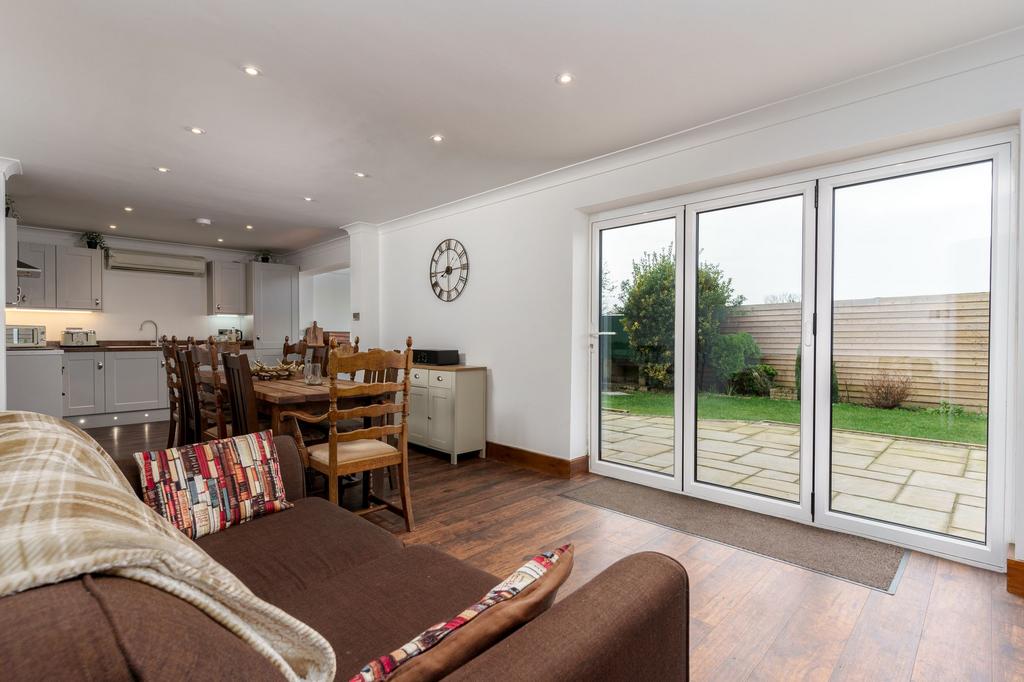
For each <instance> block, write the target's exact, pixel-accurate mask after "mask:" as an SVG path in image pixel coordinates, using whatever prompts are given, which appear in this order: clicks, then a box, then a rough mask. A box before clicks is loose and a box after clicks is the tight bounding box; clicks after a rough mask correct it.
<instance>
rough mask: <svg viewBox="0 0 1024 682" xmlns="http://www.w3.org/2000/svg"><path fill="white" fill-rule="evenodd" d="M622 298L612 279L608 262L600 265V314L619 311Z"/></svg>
mask: <svg viewBox="0 0 1024 682" xmlns="http://www.w3.org/2000/svg"><path fill="white" fill-rule="evenodd" d="M621 307H622V299H621V297H620V296H619V287H618V286H616V284H615V282H613V281H612V272H611V269H609V267H608V263H604V264H602V265H601V314H602V315H612V314H615V313H618V312H621V310H620V308H621Z"/></svg>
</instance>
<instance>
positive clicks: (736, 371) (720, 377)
mask: <svg viewBox="0 0 1024 682" xmlns="http://www.w3.org/2000/svg"><path fill="white" fill-rule="evenodd" d="M697 246H698V249H699V257H698V259H699V267H698V271H697V312H696V315H697V325H696V329H697V346H696V353H697V364H696V371H695V376H694V381H696V384H697V429H696V430H697V435H696V437H697V449H696V453H697V462H696V464H697V467H696V478H697V480H698V481H701V482H702V483H711V484H715V485H720V486H724V487H727V488H733V489H736V490H744V491H746V492H751V493H757V494H760V495H766V496H769V497H774V498H778V499H782V500H787V501H791V502H799V500H800V400H799V398H800V396H799V392H798V388H797V377H798V376H799V371H800V356H799V353H800V320H801V306H800V300H801V287H802V284H801V273H802V269H803V196H802V195H800V196H794V197H786V198H783V199H773V200H771V201H764V202H760V203H756V204H747V205H743V206H734V207H730V208H724V209H718V210H714V211H707V212H703V213H699V214H698V216H697Z"/></svg>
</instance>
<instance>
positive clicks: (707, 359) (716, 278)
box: [622, 247, 761, 389]
mask: <svg viewBox="0 0 1024 682" xmlns="http://www.w3.org/2000/svg"><path fill="white" fill-rule="evenodd" d="M675 282H676V265H675V257H674V254H673V250H672V247H668V248H666V249H664V250H662V251H656V252H653V253H644V255H643V257H642V258H640V259H639V260H638V261H634V262H633V278H632V279H631V280H627V281H625V282H623V283H622V316H623V317H622V326H623V328H624V329H625V330H626V334H627V335H628V337H629V346H630V348H631V349H632V351H633V354H634V357H635V359H636V363H637V365H638V366H639V368H640V374H641V376H642V377H643V379H644V380H645V382H646V383H647V385H649V386H651V387H655V388H663V387H668V386H671V369H672V365H673V356H674V353H673V339H674V338H675ZM697 290H698V296H697V375H698V376H701V377H706V378H707V379H708V381H709V383H710V384H711V386H709V387H714V388H717V389H721V388H724V386H725V384H726V382H727V381H728V379H729V378H730V377H731V376H732V375H733V374H735V373H736V372H738V371H740V370H742V369H744V368H745V367H748V366H750V365H753V364H756V363H757V362H758V361H759V360H760V356H761V351H760V349H759V348H758V346H757V343H756V342H755V341H754V339H753V337H751V336H750V335H749V334H746V333H741V334H721V333H720V331H719V329H720V328H721V324H722V321H723V320H724V319H725V318H726V317H727V316H728V315H729V311H730V309H731V308H733V307H735V306H738V305H740V304H742V303H743V297H742V296H739V295H737V294H735V293H734V292H733V286H732V279H731V278H728V277H726V276H725V274H724V273H723V272H722V269H721V268H720V267H719V266H718V265H715V264H713V263H702V264H701V265H700V267H699V268H698V269H697Z"/></svg>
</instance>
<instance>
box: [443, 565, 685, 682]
mask: <svg viewBox="0 0 1024 682" xmlns="http://www.w3.org/2000/svg"><path fill="white" fill-rule="evenodd" d="M689 610H690V609H689V583H688V580H687V576H686V570H685V569H684V568H683V567H682V566H681V565H679V563H678V562H677V561H675V560H674V559H672V558H670V557H667V556H665V555H664V554H657V553H655V552H642V553H640V554H633V555H631V556H628V557H626V558H625V559H622V560H620V561H618V562H616V563H615V564H613V565H611V566H609V567H608V568H607V569H605V571H604V572H602V573H601V574H600V575H598V576H597V577H596V578H594V579H593V580H591V581H590V582H589V583H587V584H586V585H583V586H582V587H580V588H579V589H578V590H576V591H575V592H573V593H572V594H570V595H569V596H568V597H566V598H565V599H563V600H562V601H560V602H558V603H557V604H555V605H554V606H552V607H551V609H550V610H548V611H546V612H545V613H543V614H541V615H540V616H538V617H537V618H535V619H534V620H533V621H531V622H529V623H527V624H526V625H524V626H523V627H522V628H520V629H519V630H517V631H516V632H515V633H513V634H511V635H509V636H508V637H506V638H505V639H503V640H502V641H501V642H498V643H497V644H496V645H494V646H493V647H491V648H490V649H488V650H487V651H485V652H484V653H482V654H480V655H479V656H477V657H476V658H474V659H473V660H472V661H470V662H469V663H467V664H466V665H464V666H463V667H461V668H459V669H458V670H456V671H455V672H454V673H452V674H451V675H449V676H448V677H446V678H445V679H446V680H453V681H454V680H483V679H486V680H489V681H490V682H512V681H514V680H522V681H524V682H526V681H530V682H532V681H534V680H580V681H581V682H582V681H583V680H685V679H688V678H689Z"/></svg>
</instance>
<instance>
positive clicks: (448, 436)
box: [409, 365, 487, 464]
mask: <svg viewBox="0 0 1024 682" xmlns="http://www.w3.org/2000/svg"><path fill="white" fill-rule="evenodd" d="M409 384H410V386H409V442H411V443H415V444H417V445H422V446H424V447H428V448H431V449H434V450H440V451H441V452H445V453H447V454H448V455H449V457H450V458H451V463H452V464H457V463H458V456H459V455H460V454H463V453H466V452H480V453H481V456H483V451H484V447H485V446H486V440H487V438H486V419H487V417H486V414H487V411H486V405H487V402H486V401H487V370H486V368H484V367H469V366H466V365H457V366H453V367H450V368H445V367H444V366H441V365H438V366H437V367H436V368H435V367H433V366H425V365H417V366H415V367H414V368H413V369H412V371H411V372H410V374H409Z"/></svg>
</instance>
